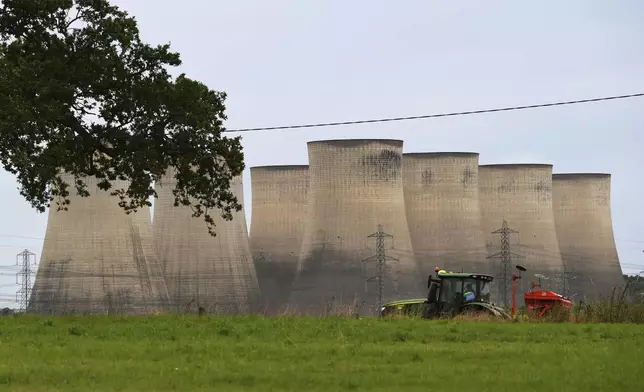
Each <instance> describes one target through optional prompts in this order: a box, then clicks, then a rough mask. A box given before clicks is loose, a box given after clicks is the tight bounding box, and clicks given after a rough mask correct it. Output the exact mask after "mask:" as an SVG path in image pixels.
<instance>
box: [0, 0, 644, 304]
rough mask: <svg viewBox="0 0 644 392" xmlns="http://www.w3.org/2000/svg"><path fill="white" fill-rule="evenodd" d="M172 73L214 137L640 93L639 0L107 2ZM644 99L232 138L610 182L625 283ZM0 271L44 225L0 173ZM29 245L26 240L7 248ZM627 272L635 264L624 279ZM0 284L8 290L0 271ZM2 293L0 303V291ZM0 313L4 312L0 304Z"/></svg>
mask: <svg viewBox="0 0 644 392" xmlns="http://www.w3.org/2000/svg"><path fill="white" fill-rule="evenodd" d="M113 3H115V4H117V5H119V6H120V7H122V8H123V9H125V10H126V11H128V12H129V13H130V14H132V15H134V16H135V17H136V19H137V20H138V21H139V26H140V29H141V32H142V36H143V38H144V39H145V40H147V41H148V42H151V43H154V44H162V43H168V42H169V43H171V44H172V47H173V49H174V50H176V51H178V52H180V53H181V57H182V60H183V62H184V64H183V66H182V67H181V69H180V71H182V72H186V73H187V74H188V76H189V77H192V78H194V79H198V80H201V81H203V82H205V83H206V84H207V85H208V86H209V87H211V88H213V89H216V90H224V91H226V92H227V94H228V99H227V113H228V122H227V123H226V126H227V128H229V129H235V128H246V127H260V126H274V125H287V124H299V123H312V122H326V121H343V120H355V119H368V118H381V117H390V116H405V115H422V114H428V113H437V112H452V111H463V110H473V109H480V108H491V107H502V106H513V105H526V104H533V103H541V102H549V101H558V100H574V99H583V98H591V97H597V96H608V95H620V94H629V93H641V92H644V72H642V70H643V69H644V44H643V40H642V39H643V37H644V24H643V23H642V20H644V3H643V2H641V1H639V0H614V1H605V0H585V1H581V0H575V1H573V0H566V1H556V0H549V1H538V2H537V1H532V2H528V1H513V0H506V1H493V0H484V1H483V0H481V1H459V2H454V1H447V0H444V1H430V0H406V1H399V2H392V1H384V0H353V1H346V0H307V1H302V0H272V1H266V0H234V1H232V0H229V1H214V0H183V1H176V0H172V1H170V0H155V1H149V0H118V1H113ZM643 108H644V98H635V99H632V100H622V101H612V102H603V103H593V104H586V105H578V106H564V107H555V108H546V109H535V110H529V111H520V112H508V113H496V114H484V115H476V116H466V117H451V118H442V119H430V120H417V121H408V122H397V123H384V124H369V125H355V126H346V127H335V128H319V129H304V130H291V131H276V132H249V133H244V134H243V145H244V150H245V160H246V166H247V169H246V172H245V175H244V180H245V201H246V206H245V208H246V210H247V214H248V216H247V218H248V220H250V175H249V171H248V168H250V167H252V166H261V165H279V164H307V150H306V142H307V141H310V140H318V139H329V138H396V139H402V140H404V150H405V152H424V151H474V152H479V153H480V154H481V155H480V159H481V163H482V164H485V163H517V162H518V163H522V162H530V163H535V162H538V163H551V164H553V165H554V170H555V172H608V173H611V174H612V176H613V177H612V178H613V183H612V207H613V224H614V229H615V236H616V238H617V245H618V250H619V256H620V259H621V262H622V265H623V269H624V271H625V272H628V273H636V272H638V271H641V270H644V253H642V249H644V219H643V218H644V204H643V203H642V200H644V185H643V184H642V168H643V167H644V155H643V154H642V149H643V148H644V132H643V131H644V129H643V127H642V124H644V110H643ZM0 202H2V203H3V205H4V206H5V208H4V210H3V211H4V212H3V218H2V219H1V220H0V234H1V235H0V264H2V265H8V264H14V263H15V257H16V256H15V255H16V254H17V253H18V252H20V251H21V250H22V249H23V248H28V249H30V250H31V251H33V252H35V253H36V254H37V256H38V257H40V250H41V247H42V237H43V236H44V233H45V227H46V223H47V216H46V214H39V213H37V212H36V211H35V210H33V209H31V208H30V207H29V206H28V205H27V203H26V202H24V200H23V199H22V198H21V196H20V195H19V193H18V191H17V190H16V183H15V180H14V178H13V177H12V176H11V175H10V174H8V173H5V172H0ZM20 237H30V238H20ZM638 266H639V267H638ZM0 273H3V274H5V275H0V285H2V284H11V283H13V282H15V278H14V276H13V275H7V274H12V273H10V272H6V271H5V272H0ZM13 292H14V288H13V287H0V293H13ZM0 306H2V303H0Z"/></svg>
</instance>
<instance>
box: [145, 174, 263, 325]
mask: <svg viewBox="0 0 644 392" xmlns="http://www.w3.org/2000/svg"><path fill="white" fill-rule="evenodd" d="M175 184H176V179H175V178H174V171H172V170H168V171H167V172H166V174H165V175H164V176H163V177H162V178H161V180H160V181H159V182H158V183H157V184H156V185H155V189H156V192H157V200H156V203H155V208H154V220H153V228H154V236H155V239H156V243H157V252H158V255H159V260H160V261H161V262H162V264H163V266H164V270H165V278H166V285H167V287H168V293H169V295H170V300H171V301H172V306H173V310H174V311H177V312H194V311H202V310H203V311H205V312H208V313H227V314H230V313H245V312H251V311H256V310H257V306H258V304H259V296H260V294H259V286H258V284H257V277H256V275H255V267H254V266H253V260H252V256H251V252H250V246H249V243H248V231H247V228H246V218H245V212H244V209H243V208H242V210H241V211H239V212H233V220H232V221H226V220H224V219H223V218H222V217H221V213H220V211H210V215H211V217H212V218H213V219H214V221H215V224H216V227H215V232H216V234H217V235H216V236H215V237H213V236H211V235H210V234H209V233H208V228H207V226H206V222H205V221H204V218H203V216H200V217H193V216H192V214H193V212H192V209H191V207H189V206H178V207H175V206H174V196H173V194H172V190H173V189H174V187H175ZM231 187H232V188H233V192H234V194H235V196H236V197H237V200H238V202H239V203H240V204H241V203H243V200H244V198H243V184H242V178H241V176H239V177H236V178H235V179H234V181H233V183H231Z"/></svg>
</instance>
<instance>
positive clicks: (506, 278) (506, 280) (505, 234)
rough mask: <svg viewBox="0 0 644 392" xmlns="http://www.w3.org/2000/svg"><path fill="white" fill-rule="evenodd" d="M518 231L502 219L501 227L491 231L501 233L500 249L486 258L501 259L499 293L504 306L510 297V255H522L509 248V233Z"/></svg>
mask: <svg viewBox="0 0 644 392" xmlns="http://www.w3.org/2000/svg"><path fill="white" fill-rule="evenodd" d="M518 233H519V232H518V231H516V230H513V229H511V228H509V227H508V222H507V221H505V220H504V221H503V224H502V225H501V228H500V229H498V230H495V231H493V232H492V234H501V251H500V252H497V253H495V254H493V255H491V256H488V257H487V258H488V259H501V268H500V271H499V294H500V297H501V301H502V302H503V306H505V307H506V308H507V307H508V306H510V297H511V296H512V292H511V288H512V257H513V256H514V257H517V258H522V257H524V256H521V255H519V254H516V253H513V252H512V251H511V250H510V234H518Z"/></svg>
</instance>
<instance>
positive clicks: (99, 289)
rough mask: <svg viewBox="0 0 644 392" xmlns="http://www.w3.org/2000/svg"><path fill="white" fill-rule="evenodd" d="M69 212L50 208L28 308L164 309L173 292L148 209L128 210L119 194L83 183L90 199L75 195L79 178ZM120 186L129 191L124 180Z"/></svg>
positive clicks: (70, 178)
mask: <svg viewBox="0 0 644 392" xmlns="http://www.w3.org/2000/svg"><path fill="white" fill-rule="evenodd" d="M61 177H62V178H63V180H64V181H65V182H66V183H67V184H69V185H70V195H69V200H70V204H69V205H68V210H67V211H63V210H61V211H58V210H57V206H56V205H55V204H52V206H51V208H50V209H49V218H48V221H47V231H46V234H45V241H44V245H43V250H42V255H41V259H40V266H39V268H38V272H37V275H36V280H35V283H34V287H33V291H32V295H31V299H30V301H29V306H28V308H27V311H29V312H34V313H40V314H54V315H60V314H69V313H76V314H105V313H110V314H146V313H152V312H155V311H164V310H166V309H167V307H168V300H169V298H168V293H167V290H166V287H165V283H164V280H163V274H162V269H161V266H160V264H159V263H158V261H157V258H156V254H155V249H154V242H153V237H152V233H151V231H150V211H149V208H142V209H139V210H138V211H137V212H136V213H132V214H126V213H125V211H124V210H123V209H122V208H121V207H119V206H118V202H119V198H118V197H116V196H111V195H110V192H109V191H104V190H101V189H99V188H98V187H97V180H96V178H92V177H88V178H84V179H83V181H84V182H85V183H86V184H87V190H88V192H89V193H90V196H88V197H81V196H78V195H76V192H75V189H74V180H75V179H74V176H72V175H63V176H61ZM113 187H114V188H115V189H127V183H125V182H123V181H115V182H113Z"/></svg>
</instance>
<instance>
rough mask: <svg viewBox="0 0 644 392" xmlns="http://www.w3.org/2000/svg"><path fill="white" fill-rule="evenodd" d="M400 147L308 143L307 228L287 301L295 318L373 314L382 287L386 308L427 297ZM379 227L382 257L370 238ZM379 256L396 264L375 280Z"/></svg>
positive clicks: (393, 143)
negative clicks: (408, 208) (408, 216)
mask: <svg viewBox="0 0 644 392" xmlns="http://www.w3.org/2000/svg"><path fill="white" fill-rule="evenodd" d="M402 146H403V143H402V141H399V140H325V141H314V142H309V143H308V151H309V195H308V209H307V219H306V228H305V231H304V238H303V240H302V251H301V254H300V259H299V262H298V271H297V276H296V278H295V281H294V283H293V287H292V291H291V295H290V298H289V305H290V306H291V307H292V309H293V310H294V311H296V312H298V313H304V314H310V315H322V314H336V313H343V312H347V311H350V310H351V309H353V310H354V311H355V310H356V308H359V310H360V312H361V313H369V314H373V312H375V311H376V309H375V307H376V306H377V304H378V302H379V301H378V300H379V298H380V296H379V295H378V291H379V287H380V286H379V283H378V282H379V281H380V282H382V285H383V286H382V290H383V294H382V299H383V300H385V301H386V300H391V299H398V298H409V297H419V296H420V297H426V295H427V294H426V290H427V289H426V284H427V277H424V276H421V275H420V274H419V273H418V270H417V266H416V261H415V260H414V254H413V250H412V246H411V238H410V236H409V229H408V226H407V219H406V216H405V201H404V196H403V184H402ZM378 225H382V231H383V232H384V233H387V234H390V235H391V236H393V237H386V238H384V237H383V236H382V235H380V237H381V239H382V240H383V246H382V248H381V250H380V252H378V249H377V245H376V243H377V238H376V237H377V236H372V237H369V236H370V235H374V234H375V233H376V232H377V231H378ZM378 254H380V255H383V254H384V255H385V256H386V257H391V258H395V259H396V260H388V261H386V263H385V264H384V265H385V266H386V268H384V269H382V272H380V273H379V272H378V268H377V266H378V262H377V261H376V260H375V259H376V258H377V255H378ZM365 260H366V261H365ZM370 278H371V279H370ZM379 278H381V279H379ZM368 279H370V281H369V282H365V281H366V280H368Z"/></svg>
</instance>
